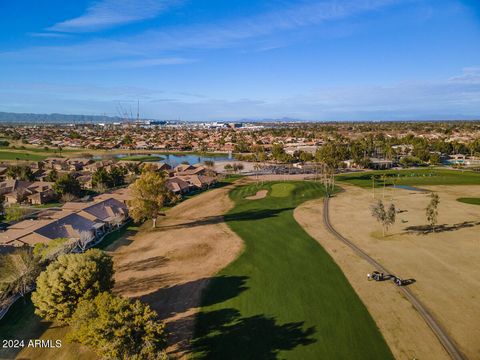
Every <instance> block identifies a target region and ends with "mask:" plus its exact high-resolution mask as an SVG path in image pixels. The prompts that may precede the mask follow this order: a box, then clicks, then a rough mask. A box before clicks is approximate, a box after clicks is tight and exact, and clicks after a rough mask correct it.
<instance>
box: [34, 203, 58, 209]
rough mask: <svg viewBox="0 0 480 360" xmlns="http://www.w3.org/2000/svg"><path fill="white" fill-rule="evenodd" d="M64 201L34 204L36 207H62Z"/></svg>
mask: <svg viewBox="0 0 480 360" xmlns="http://www.w3.org/2000/svg"><path fill="white" fill-rule="evenodd" d="M62 206H63V203H59V202H55V203H48V204H41V205H32V207H33V208H35V209H49V208H54V207H62Z"/></svg>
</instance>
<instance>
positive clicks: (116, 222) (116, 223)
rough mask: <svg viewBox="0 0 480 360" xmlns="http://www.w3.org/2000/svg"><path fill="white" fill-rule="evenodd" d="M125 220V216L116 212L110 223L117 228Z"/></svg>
mask: <svg viewBox="0 0 480 360" xmlns="http://www.w3.org/2000/svg"><path fill="white" fill-rule="evenodd" d="M124 220H125V216H124V215H122V214H116V215H115V216H114V217H113V219H112V224H113V225H114V226H116V227H117V229H118V228H120V226H121V225H122V224H123V221H124Z"/></svg>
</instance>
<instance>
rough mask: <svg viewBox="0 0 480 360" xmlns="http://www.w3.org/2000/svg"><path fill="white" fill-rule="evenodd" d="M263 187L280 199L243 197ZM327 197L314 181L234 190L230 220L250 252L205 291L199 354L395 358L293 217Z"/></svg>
mask: <svg viewBox="0 0 480 360" xmlns="http://www.w3.org/2000/svg"><path fill="white" fill-rule="evenodd" d="M285 185H288V187H285ZM262 189H264V190H269V191H270V192H273V190H274V189H276V190H275V191H276V192H279V193H280V194H282V195H283V197H275V196H268V197H266V198H264V199H261V200H257V201H249V200H246V199H245V198H246V197H248V196H251V195H254V194H256V193H257V191H259V190H262ZM287 189H288V190H287ZM323 195H324V193H323V190H322V186H321V185H320V184H318V183H313V182H290V183H267V184H264V185H262V186H258V185H256V184H252V185H247V186H242V187H239V188H236V189H234V190H233V191H232V192H231V198H232V199H233V200H234V201H235V204H236V206H235V207H234V208H233V209H232V210H231V211H230V212H229V213H228V214H227V215H226V216H225V220H226V222H227V223H228V225H229V226H230V227H231V228H232V229H233V230H234V231H235V232H236V233H237V234H239V235H240V236H241V237H242V239H243V240H244V242H245V250H244V252H243V253H242V255H241V256H240V257H239V258H238V259H237V260H236V261H235V262H233V263H232V264H230V265H229V266H228V267H227V268H225V269H224V270H223V271H221V272H220V273H219V274H218V276H217V277H216V278H215V279H214V280H213V281H212V282H211V284H210V286H209V287H208V288H207V289H206V291H205V292H204V297H203V300H202V310H201V313H200V314H199V316H198V318H197V324H196V329H195V336H194V339H193V343H192V345H193V349H194V355H193V357H194V358H199V359H275V358H282V359H382V360H384V359H392V358H393V357H392V354H391V352H390V350H389V348H388V346H387V345H386V343H385V341H384V339H383V337H382V335H381V334H380V332H379V331H378V328H377V326H376V324H375V322H374V321H373V319H372V318H371V316H370V314H369V313H368V311H367V310H366V308H365V307H364V305H363V304H362V302H361V301H360V299H359V298H358V296H357V295H356V293H355V292H354V290H353V289H352V287H351V286H350V284H349V283H348V281H347V280H346V278H345V277H344V275H343V273H342V272H341V270H340V269H339V268H338V266H337V265H336V264H335V263H334V261H333V260H332V259H331V258H330V256H329V255H328V254H327V253H326V252H325V250H323V248H322V247H321V246H320V245H319V244H318V243H317V242H316V241H315V240H314V239H312V238H311V237H310V236H309V235H308V234H307V233H306V232H305V231H304V230H303V228H302V227H301V226H300V225H299V224H298V223H297V222H296V221H295V219H294V218H293V210H294V209H295V207H297V206H298V205H299V204H301V203H302V202H304V201H307V200H310V199H314V198H318V197H321V196H323ZM319 221H321V220H320V219H319Z"/></svg>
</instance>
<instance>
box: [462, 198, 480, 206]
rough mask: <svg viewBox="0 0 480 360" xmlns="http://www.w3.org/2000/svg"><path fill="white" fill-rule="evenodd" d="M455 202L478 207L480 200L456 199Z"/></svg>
mask: <svg viewBox="0 0 480 360" xmlns="http://www.w3.org/2000/svg"><path fill="white" fill-rule="evenodd" d="M457 201H460V202H462V203H465V204H471V205H480V198H458V199H457Z"/></svg>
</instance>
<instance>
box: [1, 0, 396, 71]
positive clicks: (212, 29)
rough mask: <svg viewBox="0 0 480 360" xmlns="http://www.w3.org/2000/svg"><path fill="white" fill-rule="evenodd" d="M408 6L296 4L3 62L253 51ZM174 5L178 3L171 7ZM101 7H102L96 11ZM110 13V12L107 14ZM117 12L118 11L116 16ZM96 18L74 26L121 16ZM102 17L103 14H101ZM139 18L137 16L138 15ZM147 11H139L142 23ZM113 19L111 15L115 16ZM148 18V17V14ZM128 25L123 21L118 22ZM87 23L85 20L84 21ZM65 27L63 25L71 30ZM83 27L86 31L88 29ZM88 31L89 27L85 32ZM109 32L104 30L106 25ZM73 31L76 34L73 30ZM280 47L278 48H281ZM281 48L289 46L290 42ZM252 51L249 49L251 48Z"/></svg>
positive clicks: (22, 53) (368, 0)
mask: <svg viewBox="0 0 480 360" xmlns="http://www.w3.org/2000/svg"><path fill="white" fill-rule="evenodd" d="M399 1H402V0H349V1H342V2H338V1H335V0H328V1H314V2H311V1H310V2H305V1H302V2H301V3H296V5H290V6H289V7H284V8H282V9H281V10H275V11H271V12H266V13H263V14H259V15H254V16H251V17H242V18H237V19H229V20H228V21H220V22H217V23H214V24H208V23H205V24H192V25H186V26H178V27H170V28H166V29H164V30H149V31H145V32H143V33H140V34H138V35H134V36H129V37H122V38H120V39H102V38H96V39H93V40H89V41H84V42H80V43H75V44H70V45H62V46H36V47H30V48H26V49H23V50H16V51H12V52H4V53H1V54H0V55H1V57H2V58H3V59H5V60H6V59H8V58H14V59H15V60H19V61H35V62H36V63H37V64H39V63H41V62H49V63H52V64H58V63H59V62H66V63H78V62H82V61H100V60H111V59H119V58H120V59H121V58H124V57H129V58H132V57H134V56H138V57H140V58H145V57H165V52H167V51H178V50H180V51H181V50H191V49H218V48H226V47H231V46H239V45H247V43H248V41H250V40H252V41H257V40H258V39H262V38H265V37H268V36H269V35H272V34H274V33H279V32H286V31H291V30H295V29H298V28H302V27H306V26H313V25H316V24H320V23H323V22H326V21H335V20H339V19H343V18H346V17H351V16H356V15H359V14H360V13H363V12H369V11H376V10H379V9H381V8H383V7H386V6H388V5H392V4H395V3H397V2H399ZM113 3H114V1H113V0H105V1H104V2H102V3H100V4H103V5H104V6H106V4H108V6H107V8H109V9H110V8H112V7H113ZM121 3H124V5H125V6H123V7H122V6H120V5H118V6H117V7H118V11H119V12H123V11H125V9H127V8H128V6H126V4H129V6H133V4H136V2H135V1H133V0H122V1H121ZM168 3H169V4H171V3H172V2H171V1H169V2H168ZM158 4H166V2H165V1H153V0H152V1H146V2H144V3H143V5H142V7H141V8H142V9H147V8H149V7H152V8H157V7H158V6H159V5H158ZM96 6H100V5H95V6H94V8H96ZM120 9H123V10H121V11H120ZM102 11H105V10H102ZM115 11H117V10H115ZM93 13H96V14H97V15H98V13H99V10H96V12H93V11H92V12H91V13H90V12H89V13H87V15H85V16H84V17H80V18H77V19H78V20H77V19H73V20H71V21H72V22H73V21H74V20H75V21H74V23H75V24H78V30H79V29H80V28H83V29H87V28H90V27H89V26H90V25H87V24H90V23H92V24H93V23H95V24H99V25H100V24H107V23H109V24H111V23H112V21H113V20H112V18H117V17H115V16H110V17H109V16H106V15H105V16H93V15H92V14H93ZM100 13H101V12H100ZM132 13H133V15H129V16H135V15H134V14H135V12H134V11H132ZM140 13H143V11H140V10H138V12H137V17H140V15H139V14H140ZM109 14H110V15H111V13H109ZM144 16H147V15H146V13H144ZM120 18H122V19H125V18H124V17H122V16H118V19H120ZM80 19H83V20H80ZM66 23H67V22H65V23H62V24H66ZM82 24H83V25H82ZM82 26H83V27H82ZM102 26H103V25H102ZM55 28H56V29H60V28H63V29H66V28H67V26H66V25H65V27H64V25H62V26H60V24H58V27H57V25H56V26H55ZM72 29H73V28H72ZM276 45H277V44H276V43H275V44H273V46H276ZM281 46H287V44H286V41H285V43H282V44H281ZM247 47H248V46H247ZM264 48H265V49H268V48H269V44H268V42H264V43H262V45H261V49H264Z"/></svg>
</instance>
